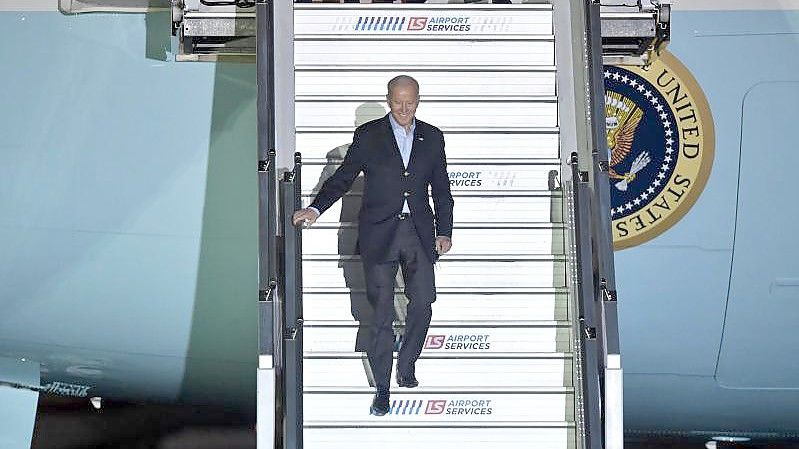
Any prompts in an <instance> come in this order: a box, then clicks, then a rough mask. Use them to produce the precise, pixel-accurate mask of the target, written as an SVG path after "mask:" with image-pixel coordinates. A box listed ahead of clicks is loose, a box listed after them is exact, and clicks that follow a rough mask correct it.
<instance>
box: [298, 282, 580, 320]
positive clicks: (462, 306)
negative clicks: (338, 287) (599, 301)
mask: <svg viewBox="0 0 799 449" xmlns="http://www.w3.org/2000/svg"><path fill="white" fill-rule="evenodd" d="M396 297H397V299H396V300H395V301H399V302H400V303H401V302H402V301H405V300H406V299H405V295H404V294H402V293H401V292H397V293H396ZM437 298H438V299H437V300H436V302H435V303H434V304H433V320H434V321H433V322H434V323H435V322H437V321H438V320H450V321H485V320H491V321H513V320H528V321H530V320H566V319H568V304H567V298H568V294H567V293H566V292H556V291H555V290H550V291H546V292H540V293H496V292H494V293H479V292H473V291H465V292H452V291H449V292H448V291H446V290H443V289H439V291H438V292H437ZM303 307H304V317H305V319H306V320H351V319H355V320H363V321H368V320H369V317H370V316H371V313H372V306H371V305H370V304H369V302H368V300H367V298H366V292H364V291H341V292H309V291H307V290H306V291H305V292H304V293H303Z"/></svg>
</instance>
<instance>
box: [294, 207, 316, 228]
mask: <svg viewBox="0 0 799 449" xmlns="http://www.w3.org/2000/svg"><path fill="white" fill-rule="evenodd" d="M317 218H319V214H318V213H317V212H316V211H315V210H313V209H311V208H310V207H306V208H305V209H300V210H298V211H296V212H294V216H293V217H292V220H291V221H292V223H294V226H297V225H298V224H302V225H304V226H305V227H308V226H310V225H312V224H314V223H316V219H317Z"/></svg>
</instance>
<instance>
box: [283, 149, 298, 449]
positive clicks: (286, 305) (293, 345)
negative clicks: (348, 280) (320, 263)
mask: <svg viewBox="0 0 799 449" xmlns="http://www.w3.org/2000/svg"><path fill="white" fill-rule="evenodd" d="M301 166H302V160H301V156H300V153H295V155H294V170H293V171H290V172H286V173H284V176H283V180H282V181H281V182H280V197H281V198H280V199H281V202H280V205H281V213H280V216H281V218H282V231H283V257H282V263H281V266H282V273H281V275H282V279H283V290H282V292H283V313H282V316H281V319H280V321H281V322H282V326H283V335H282V340H283V354H282V364H283V373H284V376H283V380H284V383H283V386H284V389H283V391H284V392H285V403H284V441H283V443H284V444H283V448H284V449H302V447H303V438H302V437H303V413H302V402H303V394H302V383H303V372H302V356H303V348H302V323H303V318H302V228H301V227H297V226H294V224H293V223H292V219H293V215H294V211H296V210H298V209H299V208H300V207H301V206H302V197H301V194H302V181H301Z"/></svg>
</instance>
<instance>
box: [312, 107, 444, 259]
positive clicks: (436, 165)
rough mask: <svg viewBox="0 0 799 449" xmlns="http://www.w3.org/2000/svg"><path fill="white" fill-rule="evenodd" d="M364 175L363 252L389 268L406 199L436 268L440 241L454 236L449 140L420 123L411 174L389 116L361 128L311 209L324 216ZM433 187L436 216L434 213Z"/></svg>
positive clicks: (360, 238)
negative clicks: (390, 249)
mask: <svg viewBox="0 0 799 449" xmlns="http://www.w3.org/2000/svg"><path fill="white" fill-rule="evenodd" d="M360 172H363V173H364V178H365V180H364V191H363V201H362V203H361V211H360V214H359V216H358V252H359V254H360V255H361V258H362V259H363V260H364V261H366V262H368V263H381V262H385V261H386V259H387V257H388V254H387V252H388V247H389V244H390V243H391V239H392V238H393V237H394V234H395V233H396V230H397V225H398V224H399V217H398V215H399V214H400V213H401V212H402V205H403V201H404V200H405V199H407V200H408V207H409V208H410V210H411V217H412V219H413V222H414V224H415V225H416V230H417V232H418V233H419V239H420V240H421V242H422V245H423V246H424V248H425V249H427V250H428V251H427V253H428V255H429V257H430V260H431V261H432V262H435V261H436V260H438V253H437V252H436V249H435V237H436V236H447V237H451V236H452V206H453V204H454V202H453V200H452V194H451V193H450V190H449V176H448V175H447V160H446V155H445V154H444V135H443V134H442V133H441V130H439V129H438V128H436V127H435V126H432V125H430V124H427V123H425V122H423V121H421V120H419V119H416V135H415V136H414V140H413V148H412V150H411V157H410V160H409V161H408V168H407V169H406V168H405V166H404V165H403V163H402V156H401V155H400V152H399V148H398V147H397V141H396V139H395V138H394V133H393V131H392V129H391V123H390V122H389V119H388V115H386V116H385V117H383V118H380V119H377V120H373V121H371V122H368V123H365V124H363V125H361V126H359V127H358V128H357V129H356V130H355V134H354V136H353V139H352V145H350V148H349V150H348V151H347V155H346V156H345V158H344V162H343V163H342V165H341V166H340V167H339V168H338V169H337V170H336V172H335V173H334V174H333V175H332V176H331V177H330V178H328V179H327V181H325V183H324V184H322V187H321V189H320V190H319V193H317V195H316V198H314V200H313V202H312V203H311V206H312V207H315V208H317V209H318V210H319V212H320V213H324V212H325V210H327V209H328V208H329V207H330V206H332V205H333V203H335V202H336V201H338V199H339V198H341V197H342V196H343V195H344V194H345V193H346V192H347V191H348V190H349V189H350V187H351V186H352V183H353V181H354V180H355V178H356V177H357V176H358V174H359V173H360ZM428 186H430V187H432V196H433V204H434V206H435V215H434V214H433V210H432V209H431V208H430V201H429V197H428Z"/></svg>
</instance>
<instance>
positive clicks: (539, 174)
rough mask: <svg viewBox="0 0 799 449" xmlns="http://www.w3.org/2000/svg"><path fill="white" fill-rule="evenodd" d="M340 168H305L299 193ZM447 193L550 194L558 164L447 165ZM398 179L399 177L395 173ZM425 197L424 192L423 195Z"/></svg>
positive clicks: (312, 189)
mask: <svg viewBox="0 0 799 449" xmlns="http://www.w3.org/2000/svg"><path fill="white" fill-rule="evenodd" d="M338 167H339V164H338V163H331V164H304V165H303V169H302V170H303V171H302V191H303V193H305V194H311V193H316V192H317V191H318V190H319V189H320V188H321V186H322V183H324V181H325V180H326V179H327V178H329V177H330V175H332V174H333V172H334V171H335V170H336V169H337V168H338ZM447 171H448V172H449V180H450V190H453V191H466V192H485V191H489V192H492V191H497V192H507V191H520V190H521V191H530V190H550V184H551V183H550V180H551V179H553V177H555V178H557V177H559V176H560V175H559V173H560V164H559V163H556V162H553V161H551V160H548V159H546V160H542V161H541V163H525V164H522V163H513V164H457V163H448V164H447ZM397 176H400V173H397ZM362 191H363V183H362V182H357V183H354V184H353V187H352V189H351V192H353V193H359V192H362ZM422 193H424V192H422Z"/></svg>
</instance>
